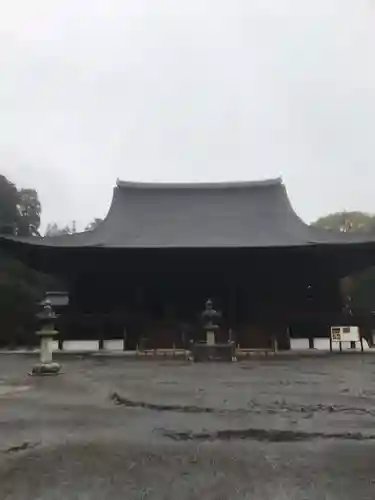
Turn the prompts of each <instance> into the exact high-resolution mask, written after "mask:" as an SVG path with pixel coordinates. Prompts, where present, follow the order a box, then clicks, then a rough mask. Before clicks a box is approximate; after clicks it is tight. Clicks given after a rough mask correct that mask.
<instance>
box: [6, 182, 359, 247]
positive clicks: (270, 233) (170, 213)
mask: <svg viewBox="0 0 375 500" xmlns="http://www.w3.org/2000/svg"><path fill="white" fill-rule="evenodd" d="M364 236H365V235H348V234H341V233H333V232H330V231H326V230H321V229H317V228H312V227H310V226H308V225H307V224H305V223H304V222H303V221H302V220H301V219H300V218H299V217H298V215H297V214H296V212H295V211H294V210H293V208H292V205H291V203H290V201H289V198H288V195H287V192H286V189H285V186H284V184H283V182H282V180H281V179H280V178H277V179H271V180H265V181H256V182H226V183H193V184H191V183H190V184H184V183H179V184H168V183H167V184H165V183H137V182H124V181H117V185H116V187H115V189H114V194H113V199H112V204H111V207H110V209H109V212H108V215H107V217H106V219H105V220H104V221H103V222H102V224H100V225H99V226H98V227H97V228H96V229H94V230H93V231H88V232H85V233H79V234H75V235H68V236H58V237H49V238H44V239H37V238H31V239H27V240H21V239H19V238H14V239H17V241H27V243H31V244H33V245H43V246H52V247H109V248H230V247H238V248H265V247H300V246H307V245H319V244H344V243H361V242H362V243H363V242H365V241H368V238H367V239H366V238H364Z"/></svg>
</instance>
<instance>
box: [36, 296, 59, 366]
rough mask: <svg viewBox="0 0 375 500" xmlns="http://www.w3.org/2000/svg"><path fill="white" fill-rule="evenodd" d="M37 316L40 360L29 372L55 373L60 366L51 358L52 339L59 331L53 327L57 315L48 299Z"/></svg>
mask: <svg viewBox="0 0 375 500" xmlns="http://www.w3.org/2000/svg"><path fill="white" fill-rule="evenodd" d="M37 318H38V321H39V323H40V330H39V331H37V332H36V334H37V335H38V336H39V337H40V361H39V363H37V364H36V365H35V366H34V367H33V369H32V372H31V374H32V375H57V374H58V373H59V372H60V369H61V366H60V365H59V363H54V362H53V360H52V341H53V339H54V338H55V337H56V335H58V333H59V332H58V331H57V330H56V329H55V321H56V319H57V316H56V314H55V312H54V310H53V308H52V305H51V302H50V301H49V300H47V301H46V302H45V304H44V306H43V310H42V311H41V312H40V313H39V314H38V315H37Z"/></svg>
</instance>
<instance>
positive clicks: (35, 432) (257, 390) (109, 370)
mask: <svg viewBox="0 0 375 500" xmlns="http://www.w3.org/2000/svg"><path fill="white" fill-rule="evenodd" d="M60 359H61V362H62V364H63V372H64V373H63V374H61V375H59V376H57V377H43V378H38V377H29V376H28V375H27V372H28V371H29V369H30V367H31V366H32V364H33V363H34V361H35V360H36V358H35V357H32V356H26V355H25V356H22V355H18V356H15V355H3V356H1V357H0V429H1V432H0V499H1V500H21V499H22V500H55V499H56V500H57V499H59V500H62V499H63V500H70V499H80V500H86V499H88V500H105V499H107V498H110V499H111V500H116V499H146V498H147V499H157V500H159V499H165V500H166V499H173V500H175V499H178V500H184V499H199V500H203V499H204V500H206V499H207V500H229V499H247V498H248V499H252V500H258V499H259V500H284V499H288V500H297V499H298V500H301V499H302V500H304V499H306V500H309V499H314V500H320V499H322V500H325V499H327V500H333V499H335V500H336V499H337V500H339V499H340V500H347V499H356V500H357V499H358V500H366V499H369V500H370V499H371V500H373V498H375V428H374V423H375V402H374V396H375V384H374V382H375V355H374V354H372V353H365V354H356V353H350V354H342V355H339V354H337V355H322V354H320V355H316V356H311V355H310V356H297V355H293V356H280V357H279V356H278V357H275V358H269V359H251V360H248V361H244V362H239V363H232V364H224V363H223V364H219V363H218V364H214V363H213V364H190V363H187V362H184V361H176V360H175V361H163V360H150V361H141V360H138V361H137V360H131V359H124V358H120V357H116V358H109V357H99V356H91V357H89V356H87V357H80V356H64V357H61V358H60Z"/></svg>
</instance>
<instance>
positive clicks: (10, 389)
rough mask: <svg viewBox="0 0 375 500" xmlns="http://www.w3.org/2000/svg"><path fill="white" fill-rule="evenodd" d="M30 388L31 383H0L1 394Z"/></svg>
mask: <svg viewBox="0 0 375 500" xmlns="http://www.w3.org/2000/svg"><path fill="white" fill-rule="evenodd" d="M28 389H30V386H29V385H2V384H1V385H0V396H9V395H12V394H17V393H18V392H25V391H27V390H28Z"/></svg>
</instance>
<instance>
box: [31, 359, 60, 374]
mask: <svg viewBox="0 0 375 500" xmlns="http://www.w3.org/2000/svg"><path fill="white" fill-rule="evenodd" d="M60 370H61V365H59V363H53V362H51V363H37V364H36V365H34V366H33V369H32V370H31V375H58V373H59V372H60Z"/></svg>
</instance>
